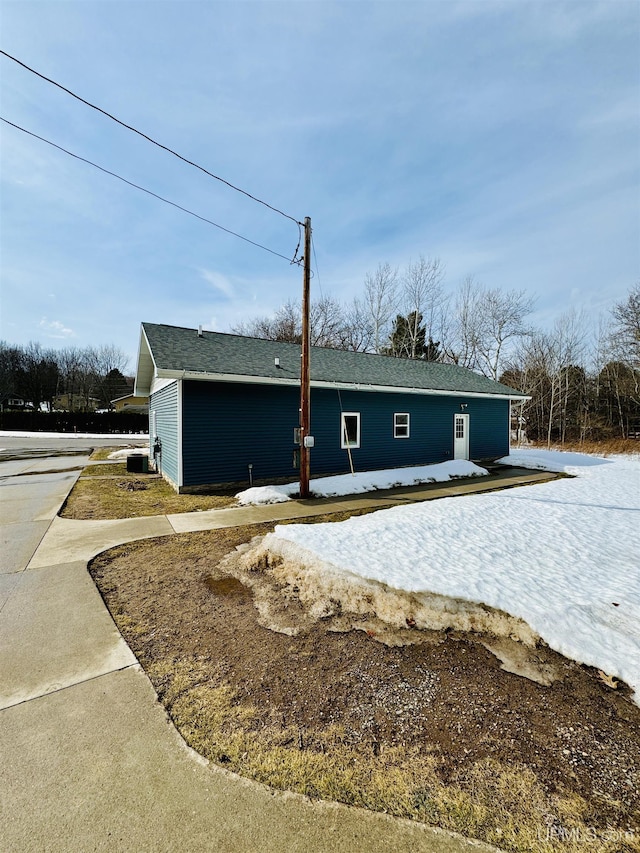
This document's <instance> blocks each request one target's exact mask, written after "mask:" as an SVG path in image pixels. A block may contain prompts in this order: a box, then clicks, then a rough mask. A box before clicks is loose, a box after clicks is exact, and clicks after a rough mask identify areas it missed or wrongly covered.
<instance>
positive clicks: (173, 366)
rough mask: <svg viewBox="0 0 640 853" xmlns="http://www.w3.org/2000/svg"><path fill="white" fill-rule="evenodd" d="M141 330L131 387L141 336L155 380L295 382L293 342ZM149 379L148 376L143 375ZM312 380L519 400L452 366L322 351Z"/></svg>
mask: <svg viewBox="0 0 640 853" xmlns="http://www.w3.org/2000/svg"><path fill="white" fill-rule="evenodd" d="M142 329H143V335H142V336H141V352H140V357H139V361H138V377H137V382H136V387H138V386H140V387H143V386H145V385H146V384H148V383H147V382H146V381H145V379H146V378H147V377H144V376H141V372H145V368H144V364H145V358H144V357H143V356H144V355H146V353H143V352H142V347H143V346H144V339H145V338H146V340H147V341H148V344H149V349H150V351H151V356H152V358H153V362H154V363H155V372H156V375H157V376H159V377H162V376H163V375H165V376H166V375H171V374H172V373H173V372H175V371H186V373H189V374H194V373H195V374H203V376H202V378H203V379H205V378H208V377H207V374H209V375H211V374H214V375H218V376H219V375H226V376H238V377H240V376H246V377H249V376H255V377H257V378H260V379H263V380H267V381H274V380H276V381H277V380H281V381H286V380H289V382H291V381H294V380H299V379H300V349H301V348H300V346H299V345H298V344H291V343H282V342H279V341H266V340H262V339H259V338H248V337H243V336H241V335H231V334H225V333H222V332H205V331H203V333H202V336H201V337H200V336H199V335H198V332H197V330H196V329H185V328H180V327H177V326H165V325H157V324H154V323H143V324H142ZM276 358H278V359H279V361H280V366H279V367H276V364H275V359H276ZM147 361H148V359H147ZM150 366H151V365H149V367H150ZM150 380H151V376H149V377H148V381H149V382H150ZM311 382H312V383H314V382H329V383H336V384H339V385H357V386H360V387H363V386H365V387H366V386H370V385H372V386H378V387H388V388H411V389H415V390H425V391H427V390H431V391H449V392H451V391H460V392H462V393H476V394H478V393H479V394H492V395H504V396H507V397H523V396H524V395H523V394H522V392H520V391H516V390H515V389H513V388H509V387H508V386H507V385H503V384H502V383H500V382H494V381H493V380H491V379H487V378H486V377H484V376H480V375H479V374H477V373H474V372H473V371H471V370H468V369H466V368H464V367H459V366H457V365H454V364H438V363H434V362H428V361H413V360H410V359H404V358H393V357H391V356H383V355H373V354H370V353H361V352H347V351H344V350H332V349H325V348H322V347H312V348H311Z"/></svg>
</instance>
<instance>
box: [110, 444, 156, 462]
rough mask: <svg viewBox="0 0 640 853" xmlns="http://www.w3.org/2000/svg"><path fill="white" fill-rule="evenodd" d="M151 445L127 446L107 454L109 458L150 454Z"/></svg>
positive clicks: (116, 458) (115, 458)
mask: <svg viewBox="0 0 640 853" xmlns="http://www.w3.org/2000/svg"><path fill="white" fill-rule="evenodd" d="M148 455H149V447H148V446H147V447H125V448H123V449H122V450H114V451H113V453H110V454H109V455H108V456H107V459H114V460H118V459H126V458H127V456H148Z"/></svg>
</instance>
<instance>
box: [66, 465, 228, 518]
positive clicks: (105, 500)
mask: <svg viewBox="0 0 640 853" xmlns="http://www.w3.org/2000/svg"><path fill="white" fill-rule="evenodd" d="M233 495H234V492H233V490H220V491H219V492H216V493H212V494H207V495H178V494H176V492H175V491H174V490H173V489H172V488H171V486H170V485H169V484H168V483H167V482H166V481H165V480H163V479H161V478H160V477H158V476H157V475H153V474H134V473H129V472H127V470H126V465H125V464H123V463H117V464H114V465H89V466H87V468H85V469H84V471H83V472H82V475H81V476H80V479H79V480H78V482H77V483H76V484H75V486H74V487H73V489H72V490H71V492H70V494H69V496H68V498H67V500H66V502H65V504H64V506H63V508H62V511H61V512H60V515H61V516H62V517H63V518H76V519H94V518H95V519H98V518H99V519H116V518H139V517H141V516H148V515H167V514H168V513H178V512H201V511H203V510H207V509H222V508H223V507H227V506H234V504H235V503H236V501H235V499H234V496H233Z"/></svg>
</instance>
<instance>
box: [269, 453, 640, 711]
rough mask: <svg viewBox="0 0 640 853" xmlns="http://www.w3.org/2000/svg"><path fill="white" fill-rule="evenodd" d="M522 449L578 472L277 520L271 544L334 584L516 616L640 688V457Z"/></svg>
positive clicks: (530, 459) (272, 550)
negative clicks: (333, 514)
mask: <svg viewBox="0 0 640 853" xmlns="http://www.w3.org/2000/svg"><path fill="white" fill-rule="evenodd" d="M516 458H517V459H518V464H520V465H523V464H527V465H529V466H530V467H535V468H549V467H552V466H553V468H552V469H553V470H565V471H570V472H571V473H573V474H575V475H576V477H575V479H573V478H572V479H564V480H557V481H553V482H549V483H545V484H538V485H535V486H524V487H519V488H513V489H508V490H505V491H503V492H494V493H490V494H484V495H475V496H468V497H467V496H462V497H455V498H445V499H442V500H438V501H429V502H425V503H419V504H413V505H411V506H402V507H394V508H392V509H388V510H381V511H378V512H375V513H372V514H369V515H365V516H361V517H358V518H351V519H349V520H348V521H344V522H340V523H334V524H289V525H278V526H277V527H276V529H275V532H274V533H272V534H269V535H268V536H267V537H265V539H264V541H263V549H264V550H265V551H266V552H268V554H269V555H270V559H272V560H273V558H274V557H276V558H278V557H279V558H280V559H281V560H283V561H284V562H285V563H286V564H288V565H293V564H295V565H297V566H298V567H303V568H304V570H305V571H311V572H314V573H318V574H323V575H324V576H326V577H327V578H328V579H330V578H331V577H333V578H334V579H335V582H336V584H337V585H339V583H338V582H340V583H342V581H344V579H345V578H347V579H349V581H350V582H351V583H357V582H358V577H359V578H361V579H364V581H365V582H366V583H368V582H369V581H375V582H378V583H379V584H384V585H386V586H388V587H391V588H392V589H393V590H404V591H406V592H408V593H436V594H437V595H440V596H448V597H449V598H452V599H457V600H459V599H463V600H466V601H469V602H473V603H475V604H478V605H485V606H487V607H490V608H492V609H494V610H498V611H502V612H505V613H508V614H511V615H512V616H514V617H516V618H517V619H520V620H523V621H524V622H526V623H527V625H528V626H530V628H531V629H532V630H533V632H535V634H537V635H539V636H540V637H542V638H543V639H544V640H545V641H546V642H547V643H548V644H549V646H551V647H552V648H553V649H555V650H556V651H558V652H560V653H561V654H563V655H565V656H566V657H568V658H572V659H574V660H576V661H579V662H581V663H584V664H588V665H590V666H595V667H597V668H599V669H601V670H603V671H604V672H605V673H607V674H609V675H612V676H615V677H617V678H621V679H623V680H624V681H626V682H627V683H628V684H630V685H631V686H632V687H633V688H634V690H636V691H640V572H639V571H638V565H639V556H640V553H639V546H638V535H637V529H638V525H637V519H638V513H639V511H640V461H639V460H638V458H637V457H635V458H632V457H610V458H609V459H598V458H595V457H588V456H582V455H579V454H564V453H549V452H538V451H526V457H525V456H524V455H523V456H520V455H519V456H517V457H516V455H515V454H514V455H513V456H511V457H508V461H509V462H510V463H512V462H514V459H516ZM505 461H506V460H505ZM356 576H358V577H356ZM329 582H330V580H327V583H329ZM636 699H637V701H639V702H640V692H637V693H636Z"/></svg>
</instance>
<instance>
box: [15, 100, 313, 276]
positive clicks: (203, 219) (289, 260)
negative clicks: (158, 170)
mask: <svg viewBox="0 0 640 853" xmlns="http://www.w3.org/2000/svg"><path fill="white" fill-rule="evenodd" d="M0 121H3V122H4V123H5V124H8V125H11V127H15V128H16V130H20V131H22V133H26V134H27V135H28V136H32V137H33V138H34V139H39V140H40V141H41V142H46V144H47V145H51V147H52V148H57V149H58V151H62V152H64V153H65V154H68V155H69V157H73V158H74V159H75V160H80V161H81V162H82V163H87V164H88V165H89V166H93V167H94V168H95V169H99V170H100V171H101V172H104V173H105V175H111V177H112V178H117V179H118V180H119V181H122V182H123V183H125V184H128V185H129V186H130V187H133V188H134V189H136V190H140V191H141V192H143V193H147V195H150V196H153V197H154V198H157V199H158V201H162V202H164V203H165V204H170V205H171V206H172V207H176V208H177V209H178V210H181V211H182V212H183V213H188V214H189V216H195V218H196V219H200V220H201V221H202V222H206V223H207V224H208V225H213V226H214V227H215V228H219V229H220V230H221V231H226V233H227V234H231V235H233V236H234V237H238V238H239V239H240V240H244V241H245V243H251V245H252V246H256V247H257V248H258V249H264V251H265V252H269V253H270V254H272V255H276V257H278V258H283V260H285V261H287V262H288V263H290V264H297V265H298V266H299V265H300V260H299V259H297V258H296V255H297V253H298V249H297V248H296V253H295V254H294V256H293V259H292V258H288V257H287V256H286V255H281V254H280V252H275V251H274V250H273V249H269V248H267V246H263V245H262V244H260V243H256V242H254V241H253V240H249V238H248V237H243V236H242V234H237V233H236V232H235V231H231V230H230V229H229V228H225V227H224V226H223V225H218V223H217V222H213V221H212V220H211V219H207V218H206V217H204V216H200V214H199V213H194V212H193V211H192V210H188V208H186V207H182V205H180V204H177V203H176V202H175V201H170V200H169V199H168V198H164V196H161V195H158V193H154V192H153V191H152V190H148V189H145V187H141V186H140V185H139V184H134V183H133V181H129V180H127V179H126V178H123V177H122V176H121V175H118V174H116V173H115V172H111V171H109V169H105V168H104V167H103V166H99V165H98V164H97V163H94V162H93V161H92V160H87V158H86V157H81V156H80V155H79V154H74V153H73V151H68V150H67V149H66V148H63V147H62V146H61V145H57V144H56V143H55V142H51V140H50V139H45V138H44V136H38V134H37V133H32V131H30V130H27V129H26V128H24V127H20V125H19V124H15V123H14V122H12V121H9V120H8V119H6V118H4V117H3V116H0ZM299 245H300V243H299V242H298V246H299Z"/></svg>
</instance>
